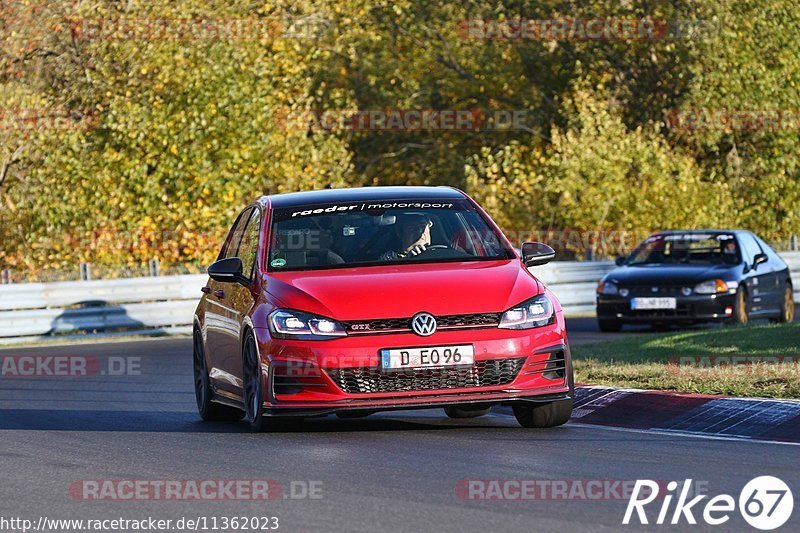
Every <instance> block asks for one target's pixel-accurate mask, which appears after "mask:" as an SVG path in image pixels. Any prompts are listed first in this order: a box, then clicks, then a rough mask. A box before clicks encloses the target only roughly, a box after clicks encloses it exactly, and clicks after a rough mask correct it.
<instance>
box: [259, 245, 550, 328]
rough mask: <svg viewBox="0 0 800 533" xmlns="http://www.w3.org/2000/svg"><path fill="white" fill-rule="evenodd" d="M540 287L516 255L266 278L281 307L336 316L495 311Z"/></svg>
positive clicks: (389, 316)
mask: <svg viewBox="0 0 800 533" xmlns="http://www.w3.org/2000/svg"><path fill="white" fill-rule="evenodd" d="M540 291H541V289H540V287H539V284H538V283H537V282H536V279H535V278H534V277H533V276H532V275H531V274H530V273H529V272H528V271H527V270H526V269H525V268H524V267H523V266H522V264H521V263H520V261H519V260H518V259H510V260H507V259H504V260H501V261H480V262H477V261H476V262H458V263H437V264H430V263H428V264H417V265H391V266H388V265H387V266H373V267H360V268H337V269H329V270H316V271H302V272H277V273H276V272H272V273H271V275H270V277H269V280H268V281H267V292H268V293H269V294H271V295H272V296H273V297H274V298H276V299H277V300H278V302H276V303H277V304H278V305H279V306H281V307H287V308H291V309H297V310H300V311H307V312H310V313H315V314H318V315H323V316H327V317H329V318H334V319H337V320H366V319H376V318H404V317H410V316H412V315H414V314H415V313H418V312H420V311H427V312H429V313H432V314H434V315H456V314H470V313H497V312H502V311H505V310H507V309H508V308H510V307H513V306H514V305H516V304H518V303H520V302H523V301H525V300H527V299H528V298H531V297H533V296H536V295H537V294H539V292H540Z"/></svg>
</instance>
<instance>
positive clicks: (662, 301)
mask: <svg viewBox="0 0 800 533" xmlns="http://www.w3.org/2000/svg"><path fill="white" fill-rule="evenodd" d="M677 306H678V303H677V301H676V300H675V298H633V299H632V300H631V309H675V308H676V307H677Z"/></svg>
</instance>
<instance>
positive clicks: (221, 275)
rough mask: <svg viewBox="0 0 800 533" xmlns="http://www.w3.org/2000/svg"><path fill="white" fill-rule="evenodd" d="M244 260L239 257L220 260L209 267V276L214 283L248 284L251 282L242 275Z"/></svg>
mask: <svg viewBox="0 0 800 533" xmlns="http://www.w3.org/2000/svg"><path fill="white" fill-rule="evenodd" d="M243 268H244V267H243V266H242V260H241V259H239V258H238V257H228V258H226V259H220V260H219V261H217V262H216V263H214V264H213V265H211V266H210V267H208V275H209V276H211V279H213V280H214V281H220V282H222V283H243V284H244V283H247V282H248V281H249V280H248V279H247V278H245V277H244V275H242V269H243Z"/></svg>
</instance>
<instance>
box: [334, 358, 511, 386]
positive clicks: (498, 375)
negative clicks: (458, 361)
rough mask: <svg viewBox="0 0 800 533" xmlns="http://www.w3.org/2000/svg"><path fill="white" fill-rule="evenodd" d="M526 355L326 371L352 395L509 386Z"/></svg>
mask: <svg viewBox="0 0 800 533" xmlns="http://www.w3.org/2000/svg"><path fill="white" fill-rule="evenodd" d="M524 362H525V358H524V357H521V358H517V359H496V360H492V361H478V362H476V363H474V364H473V365H471V366H468V367H449V368H425V369H414V370H404V371H392V372H383V371H382V370H381V369H380V368H337V369H332V370H326V372H327V373H328V375H329V376H330V377H331V379H332V380H333V381H334V382H335V383H336V385H338V386H339V388H340V389H342V390H343V391H344V392H346V393H348V394H369V393H376V392H406V391H428V390H439V389H460V388H473V387H491V386H493V385H507V384H508V383H511V382H512V381H514V379H516V377H517V374H519V371H520V369H521V368H522V365H523V363H524Z"/></svg>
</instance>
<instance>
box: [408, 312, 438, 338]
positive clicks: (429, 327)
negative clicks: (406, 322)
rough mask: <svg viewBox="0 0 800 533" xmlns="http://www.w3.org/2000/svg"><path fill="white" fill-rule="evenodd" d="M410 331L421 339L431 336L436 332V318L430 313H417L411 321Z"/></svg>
mask: <svg viewBox="0 0 800 533" xmlns="http://www.w3.org/2000/svg"><path fill="white" fill-rule="evenodd" d="M411 329H412V330H413V331H414V333H416V334H417V335H420V336H422V337H428V336H430V335H433V334H434V332H435V331H436V318H434V316H433V315H432V314H430V313H417V314H416V315H414V317H413V318H412V319H411Z"/></svg>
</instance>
